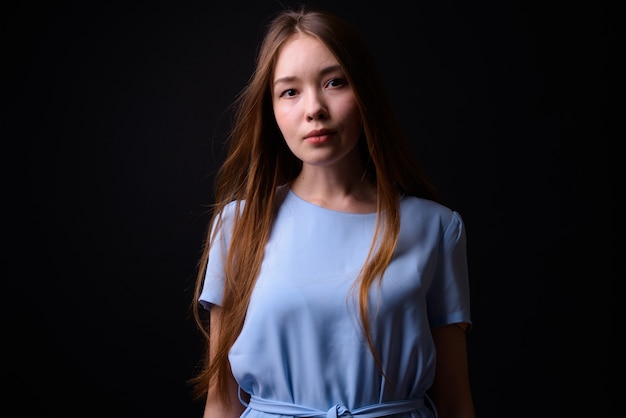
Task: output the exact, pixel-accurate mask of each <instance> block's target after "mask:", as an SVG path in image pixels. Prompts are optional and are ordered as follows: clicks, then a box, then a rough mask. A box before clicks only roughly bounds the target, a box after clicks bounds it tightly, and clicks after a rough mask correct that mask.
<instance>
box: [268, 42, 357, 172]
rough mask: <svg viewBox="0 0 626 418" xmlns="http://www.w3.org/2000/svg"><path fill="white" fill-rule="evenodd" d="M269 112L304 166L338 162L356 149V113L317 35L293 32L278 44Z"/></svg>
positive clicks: (334, 62)
mask: <svg viewBox="0 0 626 418" xmlns="http://www.w3.org/2000/svg"><path fill="white" fill-rule="evenodd" d="M272 82H273V84H272V104H273V108H274V116H275V117H276V122H277V124H278V127H279V128H280V131H281V132H282V134H283V137H284V138H285V141H286V142H287V146H288V147H289V149H291V152H293V153H294V155H295V156H296V157H297V158H299V159H300V160H302V162H303V164H304V165H315V166H330V165H336V164H342V163H344V162H345V161H355V160H354V159H346V158H345V157H346V156H347V155H351V156H355V155H357V154H358V150H357V147H356V144H357V142H358V140H359V137H360V135H361V131H362V125H361V117H360V114H359V110H358V108H357V104H356V101H355V98H354V94H353V92H352V87H351V86H350V85H348V81H347V80H346V79H345V74H344V72H343V70H342V69H341V67H340V66H339V62H338V61H337V59H336V58H335V57H334V56H333V54H332V53H331V52H330V50H329V49H328V48H327V47H326V46H325V45H324V44H323V43H322V42H320V41H318V40H317V39H315V38H313V37H311V36H307V35H302V34H296V35H294V36H293V37H292V38H291V39H289V40H288V41H287V42H286V43H285V44H284V45H283V46H282V48H281V49H280V51H279V55H278V59H277V62H276V67H275V70H274V77H273V80H272Z"/></svg>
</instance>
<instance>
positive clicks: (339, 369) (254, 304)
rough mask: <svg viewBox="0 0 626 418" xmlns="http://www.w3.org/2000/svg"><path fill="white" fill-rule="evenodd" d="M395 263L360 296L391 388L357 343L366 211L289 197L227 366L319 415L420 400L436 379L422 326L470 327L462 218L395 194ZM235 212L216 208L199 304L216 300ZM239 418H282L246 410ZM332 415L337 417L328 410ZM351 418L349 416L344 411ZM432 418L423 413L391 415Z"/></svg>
mask: <svg viewBox="0 0 626 418" xmlns="http://www.w3.org/2000/svg"><path fill="white" fill-rule="evenodd" d="M400 207H401V232H400V237H399V242H398V247H397V250H396V253H395V257H394V260H393V262H392V263H391V265H390V266H389V268H388V269H387V271H386V273H385V275H384V277H383V281H382V285H381V286H380V287H378V286H376V285H374V286H373V287H372V289H371V290H370V308H371V309H370V312H371V329H372V333H373V339H374V341H375V344H376V350H377V352H378V353H379V356H380V360H381V363H382V366H383V368H384V370H385V373H386V374H387V377H388V378H389V379H390V381H391V382H392V385H389V384H388V383H387V382H386V381H385V379H384V378H383V377H382V375H381V374H380V372H379V371H378V368H377V367H376V363H375V361H374V359H373V357H372V355H371V353H370V351H369V349H368V346H367V343H366V342H365V339H364V335H363V331H362V329H361V325H360V321H359V317H358V311H357V300H356V299H355V297H354V296H355V293H353V292H352V290H351V289H352V286H353V284H354V280H355V277H356V276H357V274H358V273H359V269H360V267H361V266H362V265H363V262H364V261H365V258H366V257H367V254H368V251H369V247H370V244H371V242H372V238H373V233H374V227H375V222H376V214H374V213H372V214H350V213H344V212H338V211H333V210H329V209H325V208H321V207H319V206H316V205H313V204H311V203H308V202H306V201H304V200H302V199H300V198H299V197H298V196H296V195H295V194H294V193H292V192H291V191H289V192H288V193H287V196H286V198H285V200H284V202H283V203H282V205H281V207H280V210H279V212H278V214H277V219H276V222H275V224H274V226H273V229H272V232H271V236H270V240H269V242H268V243H267V246H266V251H265V258H264V261H263V264H262V267H261V272H260V274H259V277H258V280H257V283H256V287H255V290H254V292H253V294H252V298H251V301H250V305H249V308H248V314H247V317H246V320H245V323H244V326H243V329H242V331H241V334H240V336H239V338H238V339H237V340H236V341H235V344H234V345H233V347H232V348H231V350H230V354H229V359H230V363H231V368H232V371H233V374H234V376H235V378H236V379H237V381H238V383H239V385H240V386H241V388H242V389H243V390H244V391H246V392H248V393H250V394H252V395H254V396H255V398H258V399H262V400H266V401H268V402H270V403H271V402H279V403H284V404H292V405H294V406H297V407H303V408H309V409H311V410H315V411H318V412H317V413H318V414H319V411H329V410H330V409H332V408H333V407H334V406H337V405H340V406H342V407H344V408H345V409H346V410H347V411H354V410H358V409H359V408H362V407H367V406H370V405H375V404H380V403H388V402H394V401H399V400H411V399H423V398H424V396H425V393H426V390H427V389H428V388H429V387H430V385H431V384H432V381H433V376H434V373H435V347H434V344H433V341H432V337H431V332H430V329H431V328H434V327H438V326H442V325H446V324H450V323H457V322H466V323H470V324H471V320H470V303H469V282H468V270H467V258H466V248H465V247H466V242H465V230H464V225H463V221H462V219H461V217H460V216H459V214H458V213H456V212H454V211H452V210H450V209H449V208H447V207H445V206H442V205H440V204H437V203H435V202H432V201H428V200H424V199H419V198H415V197H404V198H403V199H402V201H401V206H400ZM233 212H234V205H230V206H229V207H227V208H226V210H225V212H224V221H225V222H224V224H223V227H222V229H221V230H220V231H218V232H219V239H218V240H217V242H216V243H215V244H214V245H213V247H212V249H211V252H210V254H209V263H208V265H207V272H206V278H205V283H204V287H203V291H202V294H201V296H200V303H201V304H202V305H203V306H204V307H205V308H207V309H210V306H211V304H217V305H220V304H221V302H222V291H223V255H224V254H225V250H226V248H227V245H228V242H229V234H228V231H229V227H230V222H229V220H232V216H233ZM243 416H244V417H247V418H286V417H294V416H297V415H290V414H289V413H287V414H274V413H269V412H263V411H260V410H255V409H252V408H250V407H248V408H247V409H246V411H245V412H244V414H243ZM338 416H341V415H338ZM344 416H350V415H344ZM390 416H393V417H397V418H408V417H411V418H431V417H433V416H434V414H433V413H432V412H431V410H430V409H428V408H427V407H426V406H423V407H419V408H416V409H415V410H413V411H411V412H400V413H396V414H395V415H390Z"/></svg>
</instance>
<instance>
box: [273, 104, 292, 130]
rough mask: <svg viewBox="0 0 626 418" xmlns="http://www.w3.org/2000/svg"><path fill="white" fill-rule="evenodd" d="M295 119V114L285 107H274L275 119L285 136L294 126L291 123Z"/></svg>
mask: <svg viewBox="0 0 626 418" xmlns="http://www.w3.org/2000/svg"><path fill="white" fill-rule="evenodd" d="M293 117H294V116H293V112H290V111H289V110H288V109H286V108H285V107H284V106H282V107H281V106H274V119H276V124H277V125H278V128H279V129H280V130H281V132H283V135H284V134H285V133H286V132H288V131H289V129H290V126H292V125H293V122H292V121H291V120H292V119H293Z"/></svg>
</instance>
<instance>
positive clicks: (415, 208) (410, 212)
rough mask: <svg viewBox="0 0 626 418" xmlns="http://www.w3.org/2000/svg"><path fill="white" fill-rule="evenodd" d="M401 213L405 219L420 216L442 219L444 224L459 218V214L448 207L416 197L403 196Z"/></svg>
mask: <svg viewBox="0 0 626 418" xmlns="http://www.w3.org/2000/svg"><path fill="white" fill-rule="evenodd" d="M400 213H401V214H402V216H403V217H404V216H415V215H419V216H420V217H423V218H427V219H430V220H435V219H441V220H442V222H444V223H448V222H450V221H451V220H452V219H453V218H454V217H456V216H458V213H457V212H456V211H454V210H452V209H451V208H449V207H448V206H445V205H443V204H441V203H439V202H435V201H434V200H429V199H424V198H421V197H415V196H403V197H402V198H401V200H400Z"/></svg>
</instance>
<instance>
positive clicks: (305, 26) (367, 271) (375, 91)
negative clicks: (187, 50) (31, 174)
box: [190, 8, 440, 401]
mask: <svg viewBox="0 0 626 418" xmlns="http://www.w3.org/2000/svg"><path fill="white" fill-rule="evenodd" d="M295 33H305V34H308V35H311V36H313V37H315V38H317V39H318V40H320V41H321V42H323V43H324V44H325V45H326V46H327V47H328V48H329V49H330V51H331V52H332V53H333V54H334V55H335V57H336V58H337V60H338V61H339V63H340V65H341V66H342V68H343V70H344V72H345V75H346V78H347V80H348V82H349V84H350V85H351V86H352V89H353V91H354V96H355V99H356V102H357V104H358V108H359V111H360V113H361V120H362V121H363V138H361V140H360V143H359V146H360V147H361V151H362V155H363V158H364V163H365V165H366V175H367V176H368V177H369V179H370V180H371V181H372V182H373V183H374V184H375V185H376V192H377V194H376V195H377V213H378V214H379V216H378V218H377V226H376V233H375V237H378V238H375V239H374V242H372V247H371V248H372V249H371V250H370V254H369V256H368V260H367V262H366V263H365V265H364V266H363V269H362V271H361V274H360V279H359V281H358V282H357V283H355V285H356V286H358V300H359V315H360V318H361V321H362V325H363V329H364V331H365V336H366V338H367V341H368V344H369V346H370V350H371V351H372V354H373V356H374V358H375V359H376V361H377V363H378V364H379V366H380V363H379V362H378V357H377V356H376V353H375V350H374V348H373V347H374V346H373V342H372V338H371V334H370V332H369V319H368V304H367V300H368V298H367V295H368V291H369V288H370V286H371V285H372V284H373V283H374V282H375V281H376V279H380V278H381V277H382V274H383V272H384V271H385V269H386V267H387V265H388V264H389V262H390V260H391V258H392V255H393V252H394V249H395V247H396V242H397V238H398V234H399V229H400V214H399V198H400V196H402V195H413V196H419V197H424V198H428V199H431V200H440V199H439V197H438V194H437V192H436V190H435V189H434V188H433V186H432V185H431V183H430V182H429V181H428V179H427V178H426V176H425V175H424V173H423V171H422V170H421V168H420V167H419V166H418V164H417V163H416V161H415V160H414V159H413V154H412V151H411V149H410V147H409V144H408V142H407V141H406V138H405V137H404V133H403V132H402V129H401V127H400V124H399V122H398V121H397V119H396V116H395V114H394V111H393V108H392V104H391V102H390V100H389V98H388V96H387V92H386V90H385V88H384V85H383V82H382V78H381V77H380V74H379V73H378V69H377V66H376V63H375V60H374V58H373V56H372V55H371V54H370V51H369V49H368V46H367V44H366V42H365V40H364V39H363V38H362V37H361V35H360V34H359V33H358V31H357V30H356V29H355V28H354V27H353V26H352V25H350V24H349V23H348V22H346V21H344V20H342V19H340V18H339V17H337V16H335V15H332V14H329V13H327V12H324V11H312V10H305V9H304V8H300V9H298V10H283V11H281V12H280V13H278V14H277V15H276V16H275V17H274V19H273V20H272V21H271V22H270V24H269V25H268V27H267V31H266V33H265V37H264V39H263V41H262V42H261V45H260V48H259V50H258V53H257V58H256V68H255V71H254V72H253V74H252V77H251V78H250V80H249V82H248V84H247V85H246V86H245V87H244V89H243V90H242V91H241V93H240V94H239V95H238V96H237V97H236V99H235V101H234V103H233V106H234V107H233V109H234V113H233V120H232V121H231V123H232V129H231V132H230V136H229V143H228V145H229V149H228V153H227V156H226V159H225V161H224V163H223V165H222V166H221V167H220V170H219V171H218V173H217V176H216V183H215V189H214V193H215V203H214V204H213V205H212V214H211V221H210V224H209V228H208V229H207V236H206V240H205V244H204V248H203V253H202V257H201V258H200V260H199V264H198V274H197V278H196V287H195V294H194V299H193V301H192V310H193V315H194V319H195V321H196V323H197V325H198V327H199V328H200V330H201V331H202V333H203V335H204V337H205V339H206V350H205V355H204V363H203V366H202V368H201V370H200V371H199V372H198V374H197V375H196V376H194V377H193V378H192V379H190V382H191V383H192V384H193V385H194V394H195V395H197V396H198V398H201V397H204V396H206V394H207V392H208V389H209V387H210V386H211V385H214V384H215V385H217V389H218V393H220V395H221V396H222V398H223V400H224V401H227V400H228V398H227V377H228V373H229V371H230V370H229V363H228V351H229V349H230V347H231V346H232V344H233V343H234V341H235V340H236V338H237V336H238V335H239V333H240V332H241V328H242V325H243V321H244V318H245V315H246V311H247V307H248V303H249V300H250V296H251V294H252V290H253V288H254V283H255V281H256V278H257V275H258V273H259V270H260V267H261V262H262V260H263V251H264V247H265V244H266V242H267V239H268V237H269V234H270V228H271V226H272V222H273V220H274V216H275V213H276V210H277V206H278V205H279V204H280V203H279V199H278V196H277V189H278V188H279V186H281V185H284V184H286V183H288V182H290V181H291V180H293V179H294V178H295V177H296V175H297V174H298V173H299V171H300V169H301V166H302V165H301V162H300V161H299V160H298V159H297V158H296V157H295V156H294V155H293V154H292V153H291V151H290V150H289V148H288V147H287V146H286V144H285V141H284V139H283V137H282V135H281V133H280V131H279V129H278V126H277V124H276V122H275V119H274V114H273V110H272V105H271V97H270V85H271V80H272V77H273V72H274V67H275V63H276V58H277V56H278V53H279V51H280V47H281V45H283V44H284V43H285V41H286V40H287V39H289V37H290V36H292V35H293V34H295ZM233 201H234V202H237V210H235V214H237V215H236V216H235V220H234V224H233V229H232V238H231V243H232V244H231V245H230V247H229V249H228V253H227V258H226V263H225V272H224V274H225V284H224V295H223V304H222V315H221V324H220V334H219V336H218V338H217V341H211V342H210V343H211V344H215V345H216V346H215V347H214V348H215V354H214V357H213V359H212V360H211V361H209V347H208V344H209V332H208V326H207V321H206V318H207V315H206V311H205V310H204V309H203V308H202V307H201V306H199V303H198V299H199V297H200V293H201V291H202V286H203V282H204V275H205V270H206V265H207V261H208V254H209V249H210V246H211V245H212V234H211V231H212V230H215V229H217V227H218V226H219V222H220V217H219V215H220V213H221V212H222V210H223V209H224V206H225V205H227V204H228V203H230V202H233ZM242 202H245V204H244V205H241V203H242ZM382 213H384V214H385V215H384V216H382V215H380V214H382ZM381 373H383V375H384V372H383V371H382V370H381Z"/></svg>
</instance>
